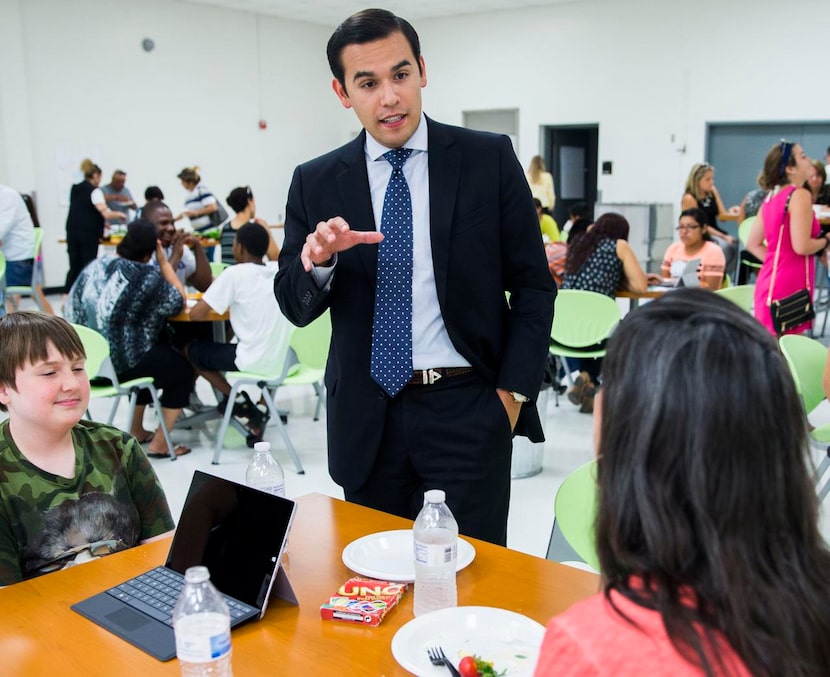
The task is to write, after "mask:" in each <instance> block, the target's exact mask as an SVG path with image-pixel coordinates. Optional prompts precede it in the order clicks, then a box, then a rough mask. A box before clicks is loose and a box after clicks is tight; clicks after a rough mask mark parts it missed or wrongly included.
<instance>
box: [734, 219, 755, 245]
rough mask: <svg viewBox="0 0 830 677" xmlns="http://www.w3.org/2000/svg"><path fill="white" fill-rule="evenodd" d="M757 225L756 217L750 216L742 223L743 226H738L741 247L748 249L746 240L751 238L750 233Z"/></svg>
mask: <svg viewBox="0 0 830 677" xmlns="http://www.w3.org/2000/svg"><path fill="white" fill-rule="evenodd" d="M754 223H755V217H754V216H750V217H749V218H746V219H744V220H743V221H741V225H740V226H738V239H739V240H740V241H741V247H742V248H744V249H745V248H746V240H747V238H748V237H749V231H750V230H752V225H753V224H754Z"/></svg>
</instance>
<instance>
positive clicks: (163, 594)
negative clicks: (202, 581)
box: [107, 567, 258, 628]
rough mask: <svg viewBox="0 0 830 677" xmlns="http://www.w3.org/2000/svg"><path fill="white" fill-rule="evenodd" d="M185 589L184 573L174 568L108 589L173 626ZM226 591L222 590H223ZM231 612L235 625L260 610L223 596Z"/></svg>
mask: <svg viewBox="0 0 830 677" xmlns="http://www.w3.org/2000/svg"><path fill="white" fill-rule="evenodd" d="M182 588H184V576H182V575H181V574H180V573H178V572H176V571H173V570H172V569H165V568H164V567H156V568H155V569H152V570H151V571H148V572H147V573H144V574H141V575H140V576H136V577H135V578H131V579H130V580H129V581H126V582H124V583H122V584H121V585H117V586H115V587H114V588H110V589H109V590H107V594H109V595H112V596H113V597H115V598H116V599H119V600H121V601H122V602H124V603H125V604H127V605H129V606H131V607H133V608H134V609H136V610H137V611H141V612H142V613H145V614H147V615H148V616H151V617H152V618H155V619H156V620H158V621H161V622H162V623H166V624H167V625H169V626H170V627H171V628H172V627H173V607H175V606H176V600H178V599H179V595H180V594H181V591H182ZM219 594H222V593H219ZM222 597H223V598H224V600H225V604H227V605H228V611H230V615H231V625H232V626H233V625H235V622H236V621H239V620H240V619H241V618H242V617H243V616H244V617H248V616H250V615H251V612H254V613H256V612H258V610H257V609H256V608H254V607H252V606H249V605H247V604H244V603H242V602H239V601H237V600H235V599H233V598H232V597H228V596H227V595H222Z"/></svg>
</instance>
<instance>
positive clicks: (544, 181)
mask: <svg viewBox="0 0 830 677" xmlns="http://www.w3.org/2000/svg"><path fill="white" fill-rule="evenodd" d="M525 176H526V178H527V183H528V185H529V186H530V192H531V194H532V195H533V197H535V198H537V199H538V200H539V201H540V202H541V203H542V209H543V210H544V211H545V213H546V214H550V213H551V212H552V211H553V205H555V204H556V191H555V190H554V188H553V175H552V174H551V173H550V172H548V171H546V170H545V161H544V160H543V159H542V156H541V155H534V156H533V157H532V158H531V160H530V166H529V167H528V168H527V173H526V174H525Z"/></svg>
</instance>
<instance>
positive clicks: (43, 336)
mask: <svg viewBox="0 0 830 677" xmlns="http://www.w3.org/2000/svg"><path fill="white" fill-rule="evenodd" d="M50 343H51V344H52V345H54V346H55V348H56V349H57V351H58V352H59V353H60V354H61V355H63V356H64V357H67V358H69V359H70V360H74V359H77V358H79V357H86V351H85V350H84V345H83V343H81V339H80V338H79V337H78V334H77V332H76V331H75V330H74V329H73V328H72V325H71V324H69V322H67V321H66V320H64V319H63V318H62V317H56V316H55V315H46V314H45V313H37V312H31V311H20V312H17V313H10V314H8V315H6V316H5V317H0V385H7V386H11V387H12V388H14V389H15V390H16V389H17V383H16V382H15V375H16V374H17V370H18V369H21V368H22V367H23V366H24V365H26V364H27V363H28V364H34V363H35V362H38V361H41V360H45V359H46V358H47V357H48V350H49V344H50ZM0 411H6V406H5V405H4V404H2V403H0Z"/></svg>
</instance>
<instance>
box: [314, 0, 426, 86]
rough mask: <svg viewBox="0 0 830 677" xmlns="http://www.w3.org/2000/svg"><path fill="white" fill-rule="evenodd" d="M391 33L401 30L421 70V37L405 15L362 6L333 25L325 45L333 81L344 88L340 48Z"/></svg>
mask: <svg viewBox="0 0 830 677" xmlns="http://www.w3.org/2000/svg"><path fill="white" fill-rule="evenodd" d="M392 33H402V34H403V36H404V37H405V38H406V41H407V42H408V43H409V46H410V47H411V48H412V54H414V55H415V63H416V64H417V65H418V72H419V73H420V72H421V41H420V40H419V39H418V34H417V33H416V32H415V29H414V28H413V27H412V24H410V23H409V22H408V21H407V20H406V19H401V18H400V17H398V16H395V15H394V14H392V12H390V11H388V10H385V9H364V10H363V11H362V12H358V13H357V14H352V15H351V16H350V17H349V18H348V19H346V20H345V21H344V22H343V23H342V24H340V25H339V26H338V27H337V28H335V29H334V33H332V35H331V37H330V38H329V43H328V45H327V46H326V56H328V59H329V68H331V72H332V74H333V75H334V77H335V78H337V81H338V82H339V83H340V84H341V85H342V87H343V89H344V90H345V89H346V82H345V72H344V69H343V60H342V55H343V50H344V49H346V47H348V46H349V45H363V44H365V43H367V42H375V41H376V40H383V38H387V37H389V36H390V35H392Z"/></svg>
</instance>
